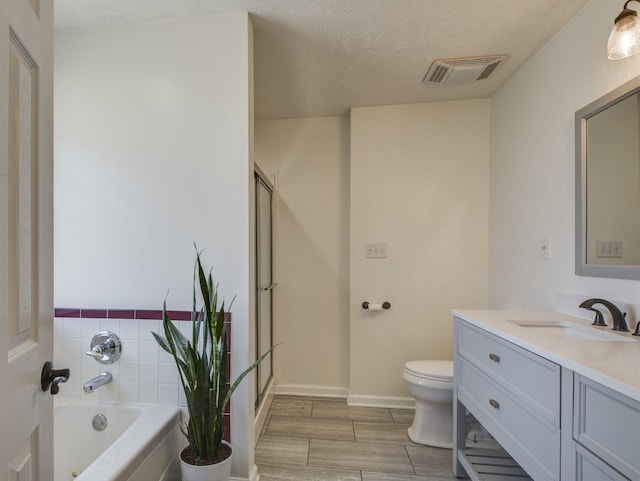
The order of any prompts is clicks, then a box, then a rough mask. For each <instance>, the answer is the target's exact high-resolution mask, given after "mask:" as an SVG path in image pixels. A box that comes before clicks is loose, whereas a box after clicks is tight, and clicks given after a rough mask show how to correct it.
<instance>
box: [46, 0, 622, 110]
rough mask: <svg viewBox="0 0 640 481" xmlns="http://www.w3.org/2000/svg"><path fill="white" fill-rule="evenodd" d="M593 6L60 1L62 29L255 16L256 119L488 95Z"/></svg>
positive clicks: (551, 2) (437, 1) (361, 0)
mask: <svg viewBox="0 0 640 481" xmlns="http://www.w3.org/2000/svg"><path fill="white" fill-rule="evenodd" d="M586 1H587V0H531V1H527V2H523V1H515V0H464V1H463V0H459V1H457V2H454V1H453V0H55V2H54V3H55V19H56V28H57V29H67V28H87V27H94V26H102V25H114V24H121V23H136V22H145V21H153V20H160V19H167V18H174V17H181V16H194V15H210V14H221V13H229V12H238V11H248V12H250V13H251V15H252V19H253V24H254V30H255V35H254V41H255V50H254V56H255V57H254V58H255V112H256V117H257V118H262V119H273V118H292V117H319V116H333V115H345V114H347V113H348V111H349V108H350V107H362V106H374V105H390V104H401V103H415V102H431V101H438V100H451V99H468V98H484V97H488V96H490V95H491V94H492V93H493V92H494V91H495V90H496V89H497V88H498V87H499V86H500V85H501V84H502V83H504V82H505V81H506V80H507V79H508V78H509V77H510V76H511V75H512V74H513V73H514V72H515V71H516V70H517V69H518V68H519V67H520V66H521V65H522V64H523V63H524V62H525V61H526V60H527V59H528V58H529V57H530V56H531V55H532V54H533V53H534V52H535V51H536V50H537V49H539V48H540V47H541V46H542V45H543V44H544V42H545V41H546V40H548V39H549V38H550V37H551V36H552V35H553V34H554V33H555V32H556V31H557V30H559V29H560V27H562V26H563V25H564V24H565V23H566V22H567V21H568V20H569V19H570V18H571V16H572V15H573V14H575V13H576V12H577V11H578V10H579V9H580V7H582V6H583V5H584V4H585V3H586ZM610 20H612V19H603V21H610ZM604 42H606V39H603V45H604ZM603 48H604V47H603ZM489 54H509V55H510V58H509V59H508V60H507V61H506V62H504V63H503V64H502V65H501V66H500V67H499V68H498V69H497V70H496V71H495V72H494V73H493V75H491V77H489V78H488V79H486V80H482V81H479V82H476V83H474V84H470V85H463V86H455V87H454V86H446V85H440V86H427V85H424V84H423V83H422V78H423V76H424V74H425V72H426V71H427V69H428V68H429V65H431V62H432V61H433V60H435V59H437V58H447V57H461V56H476V55H489Z"/></svg>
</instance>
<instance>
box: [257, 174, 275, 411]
mask: <svg viewBox="0 0 640 481" xmlns="http://www.w3.org/2000/svg"><path fill="white" fill-rule="evenodd" d="M272 195H273V191H272V189H271V186H270V184H268V180H266V179H263V178H262V177H261V176H260V175H259V173H256V287H257V293H256V310H257V312H256V351H257V352H256V358H257V357H259V356H260V355H262V354H263V353H264V352H266V351H267V350H268V349H269V348H271V346H272V345H273V334H272V330H273V287H274V283H273V262H272V215H271V198H272ZM272 371H273V360H272V356H267V358H265V359H264V361H262V362H261V363H260V365H259V366H258V368H257V376H256V380H257V389H256V393H257V398H256V407H257V406H259V404H260V401H261V400H262V398H263V396H264V394H265V388H266V387H267V384H268V383H269V379H271V376H272Z"/></svg>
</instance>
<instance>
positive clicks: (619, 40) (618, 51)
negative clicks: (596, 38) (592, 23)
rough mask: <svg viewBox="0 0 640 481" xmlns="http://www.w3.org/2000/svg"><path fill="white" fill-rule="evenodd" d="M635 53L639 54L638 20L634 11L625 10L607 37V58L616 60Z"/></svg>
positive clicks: (639, 26) (639, 32) (639, 24)
mask: <svg viewBox="0 0 640 481" xmlns="http://www.w3.org/2000/svg"><path fill="white" fill-rule="evenodd" d="M637 53H640V20H639V19H638V14H637V13H636V12H635V11H633V10H629V9H625V10H624V11H623V12H622V13H621V14H620V16H618V18H617V19H616V24H615V25H614V26H613V30H611V35H609V43H608V44H607V57H609V59H610V60H617V59H621V58H626V57H630V56H632V55H635V54H637Z"/></svg>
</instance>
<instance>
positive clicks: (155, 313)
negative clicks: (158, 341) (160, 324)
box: [136, 309, 162, 321]
mask: <svg viewBox="0 0 640 481" xmlns="http://www.w3.org/2000/svg"><path fill="white" fill-rule="evenodd" d="M136 319H146V320H158V321H159V320H160V319H162V311H160V310H155V309H153V310H152V309H136Z"/></svg>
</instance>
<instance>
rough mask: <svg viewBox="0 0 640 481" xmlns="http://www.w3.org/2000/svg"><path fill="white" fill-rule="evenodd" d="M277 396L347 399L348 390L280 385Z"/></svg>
mask: <svg viewBox="0 0 640 481" xmlns="http://www.w3.org/2000/svg"><path fill="white" fill-rule="evenodd" d="M276 394H279V395H285V396H310V397H335V398H346V397H347V389H346V388H342V387H338V386H313V385H310V384H278V385H277V386H276Z"/></svg>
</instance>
